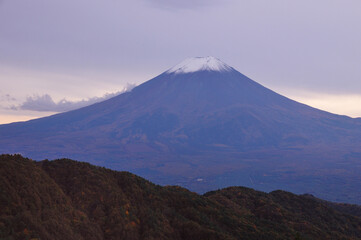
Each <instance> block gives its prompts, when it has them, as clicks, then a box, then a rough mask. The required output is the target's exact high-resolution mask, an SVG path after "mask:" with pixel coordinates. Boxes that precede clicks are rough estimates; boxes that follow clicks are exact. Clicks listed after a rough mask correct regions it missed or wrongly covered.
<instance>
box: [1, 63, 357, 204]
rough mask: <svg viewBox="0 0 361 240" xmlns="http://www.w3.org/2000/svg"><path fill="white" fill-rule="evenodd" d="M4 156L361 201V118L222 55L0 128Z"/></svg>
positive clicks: (159, 179) (202, 187)
mask: <svg viewBox="0 0 361 240" xmlns="http://www.w3.org/2000/svg"><path fill="white" fill-rule="evenodd" d="M0 153H21V154H22V155H24V156H26V157H31V158H33V159H38V160H41V159H45V158H49V159H55V158H72V159H76V160H80V161H87V162H90V163H92V164H97V165H100V166H106V167H109V168H112V169H116V170H127V171H130V172H133V173H135V174H138V175H140V176H142V177H145V178H147V179H149V180H152V181H154V182H156V183H159V184H178V185H182V186H184V187H187V188H189V189H190V190H193V191H197V192H204V191H208V190H214V189H218V188H221V187H226V186H233V185H244V186H248V187H252V188H255V189H258V190H263V191H270V190H275V189H283V190H288V191H292V192H295V193H312V194H314V195H316V196H318V197H321V198H324V199H327V200H333V201H343V202H351V203H358V204H361V200H360V199H361V189H360V187H359V183H360V182H361V175H360V174H359V173H360V172H361V120H360V119H357V118H350V117H347V116H341V115H335V114H331V113H328V112H325V111H322V110H318V109H315V108H312V107H310V106H307V105H304V104H301V103H298V102H296V101H293V100H291V99H288V98H286V97H284V96H281V95H279V94H277V93H275V92H273V91H272V90H270V89H268V88H265V87H263V86H262V85H260V84H258V83H257V82H255V81H253V80H251V79H249V78H248V77H246V76H244V75H243V74H241V73H240V72H238V71H237V70H235V69H234V68H232V67H230V66H228V65H227V64H225V63H223V62H221V61H220V60H218V59H217V58H214V57H200V58H190V59H187V60H185V61H183V62H182V63H180V64H178V65H176V66H174V67H172V68H170V69H169V70H167V71H165V72H164V73H162V74H160V75H159V76H157V77H155V78H153V79H151V80H149V81H147V82H145V83H143V84H141V85H139V86H138V87H136V88H134V89H133V90H132V91H131V92H127V93H123V94H121V95H119V96H116V97H113V98H111V99H108V100H106V101H103V102H100V103H96V104H93V105H91V106H88V107H84V108H81V109H77V110H73V111H70V112H66V113H61V114H56V115H53V116H50V117H45V118H40V119H36V120H31V121H27V122H18V123H12V124H5V125H0Z"/></svg>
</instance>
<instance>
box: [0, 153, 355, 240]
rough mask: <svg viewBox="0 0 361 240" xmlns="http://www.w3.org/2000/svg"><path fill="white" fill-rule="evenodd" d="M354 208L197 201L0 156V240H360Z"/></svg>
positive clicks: (282, 196) (305, 202) (279, 195)
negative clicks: (353, 213)
mask: <svg viewBox="0 0 361 240" xmlns="http://www.w3.org/2000/svg"><path fill="white" fill-rule="evenodd" d="M348 207H351V208H353V209H356V208H358V206H356V205H354V206H352V205H347V204H344V205H343V207H342V208H339V209H337V210H336V209H335V208H334V207H332V203H329V202H326V201H322V200H319V199H316V198H314V197H312V196H309V195H301V196H298V195H295V194H292V193H288V192H284V191H274V192H271V193H269V194H267V193H264V192H259V191H255V190H252V189H249V188H244V187H231V188H226V189H222V190H218V191H212V192H208V193H206V194H204V195H198V194H196V193H193V192H190V191H188V190H187V189H184V188H181V187H176V186H167V187H161V186H159V185H155V184H153V183H151V182H149V181H147V180H145V179H143V178H140V177H138V176H136V175H134V174H131V173H128V172H117V171H112V170H109V169H106V168H102V167H96V166H93V165H90V164H88V163H83V162H76V161H72V160H69V159H61V160H55V161H41V162H34V161H32V160H30V159H27V158H23V157H21V156H20V155H1V156H0V239H9V240H10V239H49V240H50V239H52V240H57V239H59V240H63V239H69V240H72V239H74V240H75V239H76V240H80V239H86V240H92V239H130V240H132V239H222V240H223V239H267V240H272V239H287V240H289V239H361V218H360V217H358V216H356V215H357V214H355V215H352V212H350V211H349V209H348ZM346 212H347V213H346Z"/></svg>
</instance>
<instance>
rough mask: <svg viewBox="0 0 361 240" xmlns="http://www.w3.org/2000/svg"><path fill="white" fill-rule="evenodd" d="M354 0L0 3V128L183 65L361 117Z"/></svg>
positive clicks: (358, 5)
mask: <svg viewBox="0 0 361 240" xmlns="http://www.w3.org/2000/svg"><path fill="white" fill-rule="evenodd" d="M360 12H361V1H359V0H343V1H341V0H337V1H336V0H317V1H314V0H313V1H311V0H302V1H299V0H294V1H288V0H273V1H269V0H253V1H245V0H182V1H180V0H72V1H64V0H52V1H49V0H0V123H9V122H14V121H24V120H28V119H31V118H37V117H42V116H47V115H50V114H54V113H56V112H61V111H66V110H70V109H74V108H77V107H81V106H85V105H87V104H91V103H94V102H96V101H101V100H103V99H107V98H109V97H111V96H114V95H116V94H119V93H121V92H124V91H127V90H130V89H131V88H133V87H134V86H135V85H139V84H141V83H143V82H145V81H147V80H149V79H151V78H153V77H155V76H157V75H159V74H160V73H162V72H164V71H166V70H167V69H169V68H171V67H172V66H174V65H176V64H178V63H179V62H181V61H182V60H184V59H185V58H189V57H195V56H214V57H217V58H219V59H221V60H222V61H223V62H225V63H227V64H228V65H230V66H232V67H233V68H235V69H237V70H238V71H240V72H241V73H243V74H245V75H247V76H248V77H250V78H251V79H253V80H255V81H257V82H258V83H260V84H262V85H264V86H266V87H268V88H270V89H272V90H274V91H276V92H278V93H281V94H282V95H285V96H287V97H289V98H292V99H294V100H297V101H300V102H303V103H306V104H308V105H311V106H313V107H317V108H320V109H323V110H327V111H330V112H332V113H337V114H342V115H348V116H351V117H361V67H360V66H361V44H360V43H361V24H360V23H361V14H360Z"/></svg>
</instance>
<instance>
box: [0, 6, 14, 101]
mask: <svg viewBox="0 0 361 240" xmlns="http://www.w3.org/2000/svg"><path fill="white" fill-rule="evenodd" d="M0 2H1V0H0ZM13 101H16V98H14V97H13V96H11V95H10V94H2V95H0V102H13Z"/></svg>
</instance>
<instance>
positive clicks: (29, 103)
mask: <svg viewBox="0 0 361 240" xmlns="http://www.w3.org/2000/svg"><path fill="white" fill-rule="evenodd" d="M134 87H135V85H134V84H129V83H128V84H127V86H126V87H125V88H124V89H123V90H122V91H118V92H115V93H107V94H105V95H104V96H102V97H92V98H88V99H83V100H80V101H68V100H66V99H65V98H64V99H62V100H60V101H58V102H54V100H53V99H52V97H51V96H50V95H49V94H44V95H41V96H39V95H34V96H30V97H27V98H26V101H25V102H23V103H22V104H20V105H18V106H12V107H11V109H12V110H31V111H38V112H66V111H70V110H74V109H78V108H81V107H85V106H89V105H91V104H94V103H97V102H101V101H104V100H107V99H109V98H112V97H115V96H117V95H119V94H122V93H124V92H128V91H131V90H132V89H133V88H134Z"/></svg>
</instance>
